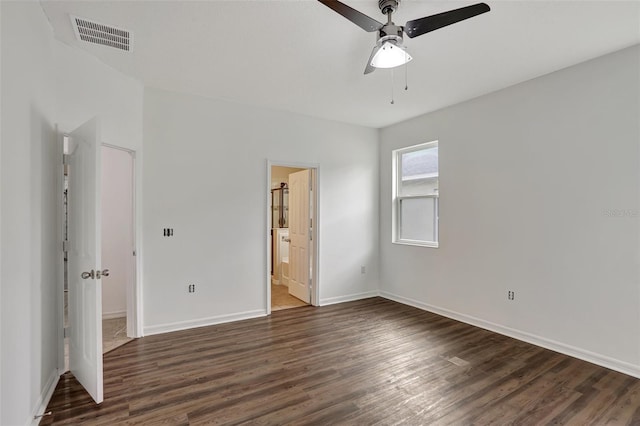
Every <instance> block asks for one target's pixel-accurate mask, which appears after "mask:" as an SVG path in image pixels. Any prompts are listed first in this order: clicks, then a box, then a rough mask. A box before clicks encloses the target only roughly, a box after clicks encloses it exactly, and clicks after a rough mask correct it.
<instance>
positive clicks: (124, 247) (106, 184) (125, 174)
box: [102, 146, 135, 318]
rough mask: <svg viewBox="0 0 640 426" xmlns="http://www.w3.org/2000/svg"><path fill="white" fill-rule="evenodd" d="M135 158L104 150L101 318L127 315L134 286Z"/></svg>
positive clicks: (115, 151) (119, 150)
mask: <svg viewBox="0 0 640 426" xmlns="http://www.w3.org/2000/svg"><path fill="white" fill-rule="evenodd" d="M132 202H133V157H132V156H131V154H130V153H129V152H128V151H124V150H121V149H115V148H110V147H106V146H103V147H102V268H103V269H105V268H106V269H109V276H108V277H104V278H102V316H103V318H118V317H124V316H126V312H127V285H131V284H132V279H133V276H132V274H131V271H132V270H133V269H132V268H133V264H132V262H133V261H134V260H135V259H134V257H133V255H132V250H133V203H132Z"/></svg>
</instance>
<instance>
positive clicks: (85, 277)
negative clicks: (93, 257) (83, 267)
mask: <svg viewBox="0 0 640 426" xmlns="http://www.w3.org/2000/svg"><path fill="white" fill-rule="evenodd" d="M98 273H100V271H98ZM80 276H81V277H82V279H83V280H88V279H89V278H91V279H94V278H95V277H96V271H94V270H93V269H92V270H91V272H83V273H82V274H80Z"/></svg>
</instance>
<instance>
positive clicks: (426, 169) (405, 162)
mask: <svg viewBox="0 0 640 426" xmlns="http://www.w3.org/2000/svg"><path fill="white" fill-rule="evenodd" d="M400 171H401V176H400V178H401V180H400V182H398V195H399V196H407V195H431V194H435V193H437V190H438V147H437V146H432V147H430V148H425V149H421V150H418V151H412V152H407V153H403V154H401V155H400Z"/></svg>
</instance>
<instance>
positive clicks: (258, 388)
mask: <svg viewBox="0 0 640 426" xmlns="http://www.w3.org/2000/svg"><path fill="white" fill-rule="evenodd" d="M104 376H105V400H104V402H103V403H102V404H101V405H100V406H96V405H95V404H93V402H92V401H91V399H90V397H89V396H88V394H86V393H85V392H84V390H83V389H82V388H81V387H80V386H79V385H78V383H77V382H76V381H75V379H74V378H73V376H71V375H70V374H68V373H67V374H65V375H64V376H63V377H62V378H61V380H60V383H59V384H58V387H57V389H56V391H55V393H54V395H53V398H52V399H51V402H50V403H49V407H48V409H47V410H51V411H53V414H52V415H51V416H47V417H45V418H43V420H42V421H41V424H42V425H50V424H76V425H77V424H108V425H114V424H168V425H169V424H175V425H187V424H238V423H247V424H257V425H267V424H292V425H300V424H320V425H322V424H383V425H388V424H389V425H390V424H409V425H432V424H437V425H472V424H473V425H487V424H495V425H515V424H522V425H539V424H572V425H624V424H634V425H640V380H638V379H635V378H633V377H629V376H626V375H624V374H621V373H617V372H614V371H611V370H608V369H605V368H602V367H598V366H595V365H593V364H590V363H587V362H584V361H580V360H577V359H575V358H570V357H568V356H565V355H560V354H558V353H555V352H552V351H549V350H546V349H542V348H539V347H536V346H533V345H530V344H527V343H523V342H520V341H518V340H514V339H511V338H508V337H504V336H501V335H498V334H495V333H492V332H489V331H486V330H482V329H479V328H476V327H472V326H469V325H466V324H463V323H460V322H457V321H453V320H450V319H447V318H443V317H440V316H438V315H434V314H431V313H428V312H424V311H421V310H419V309H415V308H412V307H408V306H405V305H402V304H398V303H395V302H391V301H388V300H385V299H381V298H373V299H367V300H361V301H356V302H350V303H343V304H339V305H331V306H325V307H321V308H314V307H302V308H296V309H289V310H284V311H278V312H273V314H272V315H271V316H270V317H267V318H259V319H252V320H246V321H239V322H235V323H228V324H222V325H218V326H212V327H204V328H198V329H193V330H188V331H183V332H176V333H170V334H164V335H158V336H150V337H145V338H142V339H138V340H135V341H133V342H130V343H128V344H126V345H124V346H122V347H120V348H117V349H115V350H114V351H112V352H110V353H108V354H106V355H105V357H104Z"/></svg>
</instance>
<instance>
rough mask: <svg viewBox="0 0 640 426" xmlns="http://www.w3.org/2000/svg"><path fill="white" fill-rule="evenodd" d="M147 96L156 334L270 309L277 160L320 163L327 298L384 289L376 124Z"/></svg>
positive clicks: (151, 302) (149, 328)
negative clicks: (270, 176) (273, 165)
mask: <svg viewBox="0 0 640 426" xmlns="http://www.w3.org/2000/svg"><path fill="white" fill-rule="evenodd" d="M144 105H145V108H144V150H145V169H144V181H143V185H144V191H145V192H144V196H143V197H144V211H145V214H144V239H145V241H144V244H145V250H146V251H145V262H144V274H145V282H144V304H145V332H146V333H157V332H161V331H166V330H173V329H178V328H186V327H190V326H195V325H202V324H209V323H214V322H219V321H226V320H231V319H236V318H242V317H247V316H256V315H263V314H264V313H265V310H266V270H267V269H266V266H267V258H266V242H267V228H266V227H267V222H266V218H267V208H266V202H267V197H268V194H267V188H268V186H269V185H268V183H267V181H266V179H267V159H269V160H273V161H275V162H286V163H291V162H304V163H315V164H318V165H319V167H320V214H319V215H320V218H319V220H320V222H319V227H320V237H319V244H320V269H319V272H320V279H319V286H320V299H321V303H330V302H333V301H337V300H342V299H343V298H350V297H363V296H365V295H370V294H375V293H376V291H377V288H378V272H377V264H378V238H377V232H378V149H377V131H376V130H374V129H367V128H362V127H358V126H350V125H345V124H340V123H336V122H331V121H325V120H319V119H314V118H309V117H304V116H300V115H295V114H291V113H284V112H277V111H270V110H266V109H260V108H252V107H245V106H241V105H237V104H233V103H229V102H222V101H216V100H208V99H204V98H199V97H195V96H189V95H180V94H175V93H170V92H164V91H160V90H155V89H146V90H145V100H144ZM269 196H270V195H269ZM164 227H173V228H174V236H173V237H169V238H167V237H163V233H162V228H164ZM361 265H365V266H366V267H367V274H364V275H362V274H361V273H360V266H361ZM189 284H195V285H196V292H195V293H194V294H189V293H188V292H187V287H188V285H189Z"/></svg>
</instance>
